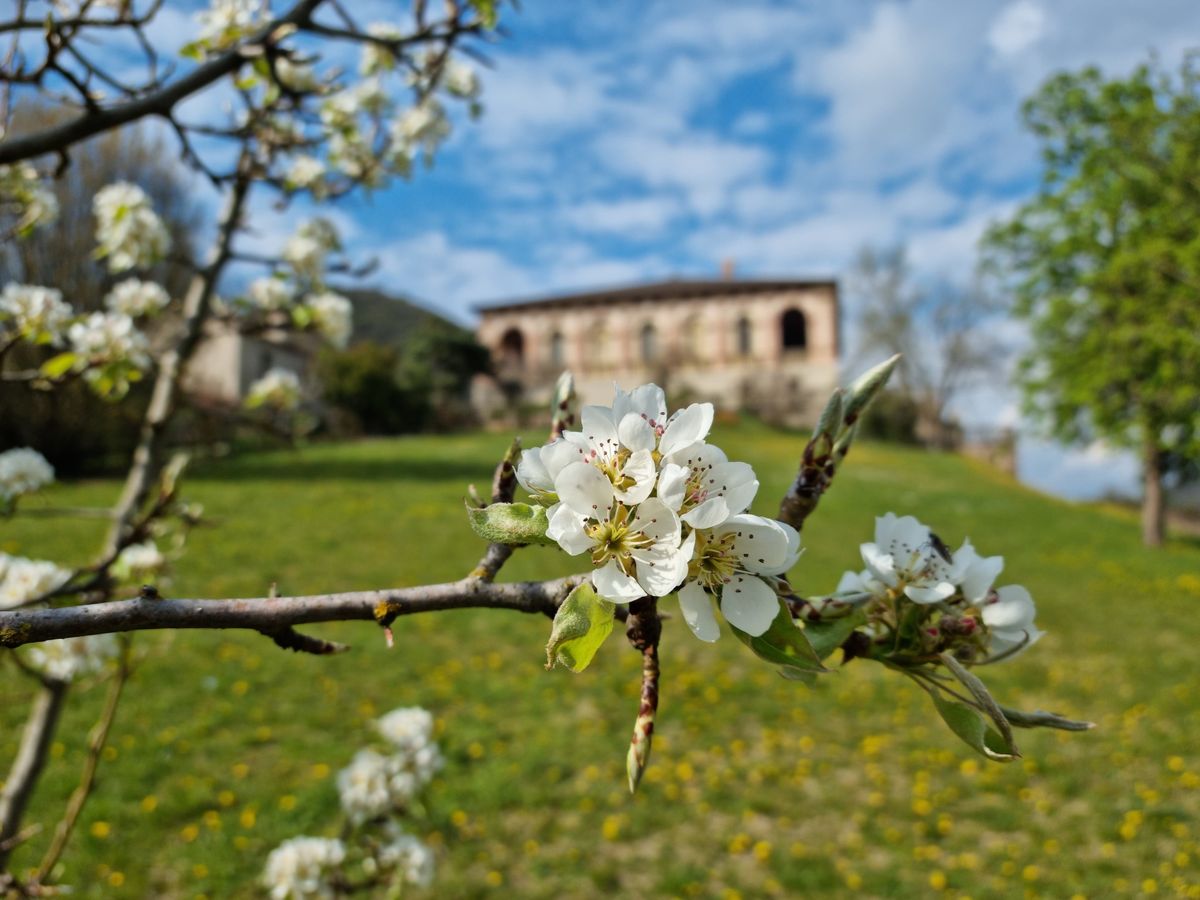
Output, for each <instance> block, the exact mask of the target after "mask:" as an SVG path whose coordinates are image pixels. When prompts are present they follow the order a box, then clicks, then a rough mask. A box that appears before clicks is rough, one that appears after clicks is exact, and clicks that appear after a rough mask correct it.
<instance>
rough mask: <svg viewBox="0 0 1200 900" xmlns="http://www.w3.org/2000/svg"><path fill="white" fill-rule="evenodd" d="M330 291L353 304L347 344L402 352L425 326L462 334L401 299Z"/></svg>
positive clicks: (341, 289) (349, 290)
mask: <svg viewBox="0 0 1200 900" xmlns="http://www.w3.org/2000/svg"><path fill="white" fill-rule="evenodd" d="M334 289H335V290H337V292H338V293H340V294H342V295H344V296H345V297H347V298H349V300H350V302H351V303H353V304H354V331H353V333H352V335H351V338H350V340H351V343H354V342H355V341H364V340H370V341H375V342H376V343H379V344H386V345H388V346H393V347H397V348H400V349H403V347H404V345H405V343H406V342H407V341H408V339H409V338H410V337H411V335H412V334H414V333H415V332H416V331H419V330H420V329H421V328H424V327H428V326H429V325H441V326H443V327H446V328H451V329H455V330H459V331H463V332H466V329H464V328H463V327H462V326H461V325H458V324H457V323H455V322H451V321H450V320H449V319H446V318H444V317H443V316H440V315H438V314H437V313H435V312H433V311H432V310H429V309H426V308H425V307H423V306H419V305H417V304H415V303H412V302H410V301H408V300H405V299H404V298H402V297H395V296H392V295H389V294H385V293H383V292H382V291H378V290H374V289H370V288H345V287H339V288H334Z"/></svg>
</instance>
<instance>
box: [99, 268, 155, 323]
mask: <svg viewBox="0 0 1200 900" xmlns="http://www.w3.org/2000/svg"><path fill="white" fill-rule="evenodd" d="M170 302H171V295H170V294H168V293H167V292H166V289H165V288H163V287H162V285H160V284H156V283H155V282H153V281H142V280H141V279H140V278H126V279H125V280H124V281H120V282H118V283H117V284H115V285H114V286H113V289H112V290H111V291H109V292H108V295H107V296H106V297H105V298H104V305H105V306H106V307H108V310H109V312H114V313H120V314H122V315H126V316H129V317H130V318H133V319H140V318H149V317H150V316H154V315H157V314H158V313H160V312H162V311H163V310H164V309H166V308H167V304H169V303H170Z"/></svg>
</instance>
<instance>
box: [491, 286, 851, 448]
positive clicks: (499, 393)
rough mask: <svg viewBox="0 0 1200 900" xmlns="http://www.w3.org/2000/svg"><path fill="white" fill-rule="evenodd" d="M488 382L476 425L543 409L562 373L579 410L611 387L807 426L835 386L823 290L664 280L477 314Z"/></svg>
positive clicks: (831, 302) (605, 397)
mask: <svg viewBox="0 0 1200 900" xmlns="http://www.w3.org/2000/svg"><path fill="white" fill-rule="evenodd" d="M477 312H478V313H479V315H480V323H479V328H478V332H477V334H478V338H479V341H480V343H482V344H483V345H484V346H485V347H487V348H489V349H490V350H491V352H492V359H493V362H494V365H495V371H496V376H497V377H496V379H495V380H493V381H483V380H481V381H480V382H479V383H478V384H477V385H476V389H475V391H474V400H475V404H476V408H477V409H478V410H479V412H480V414H481V416H482V417H483V418H484V420H485V421H487V420H495V419H496V418H498V417H501V416H504V415H505V414H506V412H511V411H514V410H518V409H521V408H523V407H531V406H533V405H540V404H543V403H545V402H547V401H548V399H549V395H550V390H551V387H552V386H553V384H554V381H555V379H556V378H557V376H558V374H559V373H560V372H561V371H563V370H564V369H569V370H570V371H571V372H573V373H574V375H575V379H576V385H577V389H578V391H579V395H580V398H581V400H582V402H584V403H605V404H607V403H609V402H611V400H612V392H613V383H614V382H615V383H617V384H619V385H620V386H621V387H624V388H627V389H628V388H632V387H635V386H636V385H638V384H642V383H643V382H646V381H654V382H657V383H658V384H660V385H662V386H663V387H664V388H665V389H666V390H667V392H668V394H669V395H670V396H671V398H672V400H673V402H674V403H676V404H680V403H683V402H685V401H688V400H691V399H697V398H703V399H707V400H711V401H713V403H715V404H716V405H717V408H718V409H725V410H736V409H745V410H749V411H752V412H755V413H757V414H759V415H762V416H763V417H764V418H767V419H770V420H772V421H776V422H781V423H785V424H792V425H806V424H811V423H812V421H813V420H814V419H815V418H816V416H817V415H818V414H819V413H820V410H821V406H822V404H823V403H824V401H825V400H826V399H827V398H828V396H829V393H830V391H832V390H833V389H834V387H835V386H836V385H837V379H838V353H839V346H838V344H839V341H838V327H839V326H838V295H837V284H836V283H835V282H833V281H820V280H813V281H809V280H795V281H751V280H740V279H738V280H735V279H732V278H725V279H721V280H714V281H682V280H671V281H663V282H655V283H651V284H639V285H634V286H632V287H623V288H617V289H613V290H604V291H591V292H587V293H578V294H566V295H562V296H555V297H545V298H541V299H537V300H514V301H509V302H505V303H497V304H491V305H487V306H484V307H480V308H479V309H478V310H477Z"/></svg>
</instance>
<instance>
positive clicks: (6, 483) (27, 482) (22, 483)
mask: <svg viewBox="0 0 1200 900" xmlns="http://www.w3.org/2000/svg"><path fill="white" fill-rule="evenodd" d="M53 481H54V467H53V466H52V465H50V463H48V462H47V461H46V457H44V456H42V454H40V453H38V452H37V451H36V450H33V449H31V448H29V447H15V448H13V449H12V450H5V451H4V452H3V453H0V509H3V508H4V506H5V505H6V504H9V503H11V502H12V501H13V500H14V499H16V498H17V497H19V496H21V495H22V494H32V493H33V492H34V491H38V490H41V489H42V488H43V487H45V486H46V485H48V484H51V483H52V482H53Z"/></svg>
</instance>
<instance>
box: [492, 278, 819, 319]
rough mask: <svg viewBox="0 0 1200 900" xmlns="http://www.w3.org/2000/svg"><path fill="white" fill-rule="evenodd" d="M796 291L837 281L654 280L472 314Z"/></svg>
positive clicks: (510, 302) (504, 303) (509, 303)
mask: <svg viewBox="0 0 1200 900" xmlns="http://www.w3.org/2000/svg"><path fill="white" fill-rule="evenodd" d="M798 288H833V289H834V290H835V291H836V289H837V282H836V281H834V280H833V279H831V278H824V279H822V278H816V279H784V280H743V279H736V278H730V279H712V280H690V279H670V280H668V281H653V282H649V283H646V284H634V285H627V286H625V287H617V288H606V289H604V290H593V291H583V292H579V293H572V294H555V295H552V296H548V297H537V298H534V299H530V300H505V301H501V302H497V303H486V304H483V305H481V306H476V307H475V311H476V312H478V313H492V312H508V311H510V310H517V309H530V308H533V307H538V308H543V307H563V306H599V305H601V304H605V303H610V302H613V301H617V300H624V301H633V302H638V301H646V300H683V299H691V298H697V299H698V298H701V297H712V296H717V295H722V294H724V295H729V294H765V293H774V292H776V291H790V290H796V289H798Z"/></svg>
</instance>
